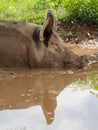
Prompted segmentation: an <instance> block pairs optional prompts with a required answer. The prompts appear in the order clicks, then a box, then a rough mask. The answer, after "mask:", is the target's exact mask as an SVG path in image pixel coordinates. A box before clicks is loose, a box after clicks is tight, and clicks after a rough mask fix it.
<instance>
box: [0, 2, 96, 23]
mask: <svg viewBox="0 0 98 130" xmlns="http://www.w3.org/2000/svg"><path fill="white" fill-rule="evenodd" d="M47 10H53V11H54V13H55V15H56V16H57V18H58V19H59V20H61V21H63V22H67V23H69V22H83V23H88V24H96V25H98V0H62V1H61V0H55V2H53V0H0V19H1V20H3V19H4V20H5V19H6V20H9V19H10V20H22V21H30V22H35V23H42V22H43V19H44V16H45V14H46V11H47Z"/></svg>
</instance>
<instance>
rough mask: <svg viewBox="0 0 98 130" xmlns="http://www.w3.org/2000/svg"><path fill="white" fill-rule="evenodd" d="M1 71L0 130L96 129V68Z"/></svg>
mask: <svg viewBox="0 0 98 130" xmlns="http://www.w3.org/2000/svg"><path fill="white" fill-rule="evenodd" d="M0 71H1V72H2V73H1V74H2V75H0V130H32V129H36V130H46V129H47V130H48V129H49V130H54V129H56V130H61V129H62V130H64V129H67V130H71V129H75V130H83V129H87V130H88V129H89V130H92V129H94V130H97V129H98V123H97V121H98V114H97V113H98V64H94V65H93V66H90V67H89V68H88V69H87V70H80V71H75V72H73V71H71V70H69V71H65V70H56V69H55V70H49V69H48V70H47V69H42V70H40V69H37V70H32V71H31V70H25V69H22V70H21V69H18V70H17V69H11V70H7V69H6V70H5V69H3V70H0ZM72 72H73V73H72Z"/></svg>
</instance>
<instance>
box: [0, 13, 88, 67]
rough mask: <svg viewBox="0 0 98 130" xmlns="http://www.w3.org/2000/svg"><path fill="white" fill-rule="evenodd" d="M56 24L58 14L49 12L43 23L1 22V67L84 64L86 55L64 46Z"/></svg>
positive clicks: (82, 65) (79, 65)
mask: <svg viewBox="0 0 98 130" xmlns="http://www.w3.org/2000/svg"><path fill="white" fill-rule="evenodd" d="M54 27H55V17H54V16H53V14H52V12H50V11H49V12H48V13H47V17H46V20H45V22H44V24H43V25H36V24H32V23H24V22H12V21H1V22H0V67H30V68H35V67H36V68H37V67H40V68H55V67H58V68H62V67H76V68H82V67H84V66H85V65H86V64H87V60H86V57H85V56H78V55H76V54H74V53H72V52H71V51H69V50H68V49H67V48H65V46H64V43H63V41H62V39H60V38H59V36H58V35H57V34H56V32H55V31H54Z"/></svg>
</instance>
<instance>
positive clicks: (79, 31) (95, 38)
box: [58, 23, 98, 55]
mask: <svg viewBox="0 0 98 130" xmlns="http://www.w3.org/2000/svg"><path fill="white" fill-rule="evenodd" d="M58 32H59V33H60V35H61V37H62V38H63V39H64V42H65V46H67V47H68V48H69V49H71V50H72V51H74V52H75V53H78V54H86V55H92V54H98V26H96V25H86V24H74V23H71V24H64V23H59V24H58Z"/></svg>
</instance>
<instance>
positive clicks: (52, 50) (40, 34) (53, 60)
mask: <svg viewBox="0 0 98 130" xmlns="http://www.w3.org/2000/svg"><path fill="white" fill-rule="evenodd" d="M55 28H56V19H55V17H54V15H53V13H52V12H51V11H48V12H47V16H46V19H45V21H44V24H43V25H42V26H36V27H35V29H34V30H33V36H32V38H33V42H34V43H35V44H34V43H33V45H34V48H33V52H34V58H35V67H46V68H53V67H54V68H55V67H58V68H62V67H66V68H82V67H85V66H86V65H87V58H86V56H78V55H76V54H74V53H73V52H71V51H70V50H69V49H68V48H66V47H65V45H64V43H63V40H62V39H61V38H60V37H59V36H58V35H57V33H56V31H55Z"/></svg>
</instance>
